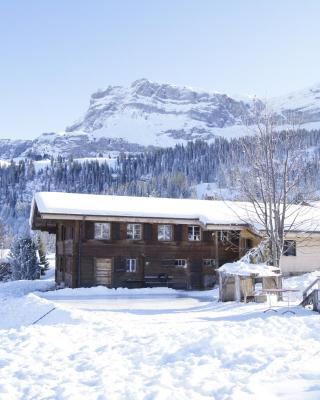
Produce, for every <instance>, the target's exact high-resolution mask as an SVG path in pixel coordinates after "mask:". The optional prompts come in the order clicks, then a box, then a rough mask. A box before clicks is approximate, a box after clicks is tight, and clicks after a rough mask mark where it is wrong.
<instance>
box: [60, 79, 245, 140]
mask: <svg viewBox="0 0 320 400" xmlns="http://www.w3.org/2000/svg"><path fill="white" fill-rule="evenodd" d="M250 107H251V105H250V103H249V99H248V102H247V103H246V102H244V101H237V100H234V99H232V98H231V97H229V96H227V95H226V94H219V93H206V92H200V91H195V90H192V89H189V88H186V87H178V86H173V85H169V84H159V83H154V82H150V81H148V80H147V79H141V80H138V81H135V82H133V84H132V85H131V86H130V87H128V88H123V87H119V86H109V87H108V88H107V89H106V90H103V91H98V92H96V93H94V94H93V95H92V96H91V101H90V106H89V109H88V111H87V112H86V114H85V115H84V116H83V117H82V118H81V119H80V120H79V121H78V122H76V123H75V124H73V125H72V126H70V127H68V128H67V129H66V132H67V133H69V134H70V133H73V134H75V133H82V134H83V133H86V134H88V135H89V136H91V137H95V138H101V137H109V138H126V139H127V140H128V141H129V142H131V143H139V144H142V145H156V146H164V145H172V144H175V143H177V141H187V140H194V139H198V138H199V139H204V140H208V139H212V138H213V137H214V136H215V135H221V134H222V135H234V134H235V129H234V127H239V126H241V125H243V118H244V117H246V116H247V114H248V112H249V111H250ZM227 128H228V129H227ZM222 130H223V133H222Z"/></svg>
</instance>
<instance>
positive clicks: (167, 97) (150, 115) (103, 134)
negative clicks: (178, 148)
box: [0, 79, 320, 158]
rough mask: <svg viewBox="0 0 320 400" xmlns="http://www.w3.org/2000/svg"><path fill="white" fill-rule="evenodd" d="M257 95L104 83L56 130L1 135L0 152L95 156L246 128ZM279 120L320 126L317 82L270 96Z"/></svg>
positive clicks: (152, 84)
mask: <svg viewBox="0 0 320 400" xmlns="http://www.w3.org/2000/svg"><path fill="white" fill-rule="evenodd" d="M254 101H255V102H258V103H259V104H261V105H263V102H262V101H261V100H257V99H255V100H254V99H253V98H249V97H231V96H228V95H226V94H221V93H208V92H205V91H200V90H193V89H191V88H187V87H178V86H174V85H170V84H160V83H155V82H150V81H148V80H147V79H140V80H137V81H135V82H133V83H132V84H131V86H129V87H122V86H109V87H108V88H107V89H105V90H99V91H97V92H96V93H94V94H93V95H92V96H91V99H90V104H89V108H88V110H87V111H86V113H85V114H84V115H83V116H82V117H81V118H80V119H79V120H78V121H77V122H75V123H73V124H72V125H70V126H69V127H67V128H66V129H65V131H63V132H60V133H45V134H43V135H41V136H40V137H38V138H37V139H35V140H33V141H21V140H20V141H8V140H0V157H1V158H10V157H17V156H28V155H31V154H32V155H33V156H42V155H44V154H48V155H51V154H53V155H57V154H61V155H69V154H72V155H74V156H76V157H84V156H95V155H97V154H100V153H102V154H104V153H106V152H108V151H110V150H118V151H121V150H127V151H138V150H141V149H142V148H143V147H144V146H161V147H164V146H172V145H175V144H176V143H185V142H187V141H190V140H195V139H202V140H206V141H210V140H213V139H214V138H215V137H216V136H224V137H228V138H231V137H235V136H241V135H246V134H249V133H250V131H249V130H248V129H247V128H246V126H245V123H248V122H250V117H251V115H252V111H253V103H254ZM270 104H271V106H272V107H273V109H274V111H275V113H276V114H277V115H278V116H279V121H282V120H283V118H282V117H283V116H285V115H287V114H288V113H289V112H290V111H292V110H294V111H296V112H299V113H301V117H302V121H303V127H305V128H306V129H312V128H320V84H318V85H314V86H312V87H310V88H307V89H305V90H302V91H297V92H294V93H292V94H289V95H287V96H282V97H279V98H274V99H270Z"/></svg>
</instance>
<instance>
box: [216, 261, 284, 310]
mask: <svg viewBox="0 0 320 400" xmlns="http://www.w3.org/2000/svg"><path fill="white" fill-rule="evenodd" d="M218 273H219V300H220V301H244V302H247V301H249V300H252V301H256V302H263V301H266V295H264V294H262V292H263V291H264V290H267V289H281V288H282V275H281V273H280V270H279V268H275V267H273V266H270V265H266V264H249V263H245V262H243V261H237V262H233V263H227V264H224V265H222V267H220V268H219V269H218ZM257 285H259V289H258V287H257Z"/></svg>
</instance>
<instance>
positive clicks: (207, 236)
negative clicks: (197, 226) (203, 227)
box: [202, 231, 213, 242]
mask: <svg viewBox="0 0 320 400" xmlns="http://www.w3.org/2000/svg"><path fill="white" fill-rule="evenodd" d="M202 240H203V241H204V242H212V240H213V238H212V232H211V231H202Z"/></svg>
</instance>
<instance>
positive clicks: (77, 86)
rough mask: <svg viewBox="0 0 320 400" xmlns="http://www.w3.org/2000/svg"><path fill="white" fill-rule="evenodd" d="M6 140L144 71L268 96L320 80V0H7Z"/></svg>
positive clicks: (28, 133)
mask: <svg viewBox="0 0 320 400" xmlns="http://www.w3.org/2000/svg"><path fill="white" fill-rule="evenodd" d="M0 13H1V14H0V16H1V23H0V44H1V46H0V51H1V53H0V54H1V56H0V91H1V95H0V117H1V118H0V138H32V137H36V136H37V135H39V134H41V133H42V132H52V131H61V130H63V129H64V128H65V126H66V125H69V124H71V123H72V122H73V121H74V120H75V119H77V118H78V117H79V116H80V115H81V114H83V112H84V111H85V110H86V108H87V106H88V103H89V97H90V95H91V93H93V92H94V91H96V90H97V89H98V88H104V87H106V86H108V85H109V84H121V85H128V84H130V83H131V82H132V81H134V80H136V79H139V78H148V79H150V80H154V81H158V82H169V83H174V84H178V85H186V86H192V87H195V88H201V89H206V90H209V91H220V92H225V93H228V94H255V95H257V96H262V97H269V96H276V95H279V94H284V93H286V92H290V91H292V90H295V89H300V88H304V87H305V86H310V85H312V84H314V83H316V82H319V81H320V51H319V50H320V22H319V21H320V1H319V0H299V1H298V0H264V1H263V0H161V1H160V0H158V1H157V0H100V1H99V0H51V1H49V0H20V1H18V0H0Z"/></svg>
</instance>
